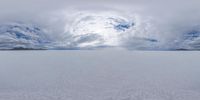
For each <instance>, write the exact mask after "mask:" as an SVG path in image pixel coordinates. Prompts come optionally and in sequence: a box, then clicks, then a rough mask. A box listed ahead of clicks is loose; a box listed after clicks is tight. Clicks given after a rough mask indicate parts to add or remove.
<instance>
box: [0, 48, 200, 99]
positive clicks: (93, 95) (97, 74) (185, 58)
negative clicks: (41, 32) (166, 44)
mask: <svg viewBox="0 0 200 100" xmlns="http://www.w3.org/2000/svg"><path fill="white" fill-rule="evenodd" d="M199 59H200V52H182V51H180V52H172V51H127V50H114V49H110V50H93V51H79V50H75V51H1V52H0V100H200V78H199V76H200V61H199Z"/></svg>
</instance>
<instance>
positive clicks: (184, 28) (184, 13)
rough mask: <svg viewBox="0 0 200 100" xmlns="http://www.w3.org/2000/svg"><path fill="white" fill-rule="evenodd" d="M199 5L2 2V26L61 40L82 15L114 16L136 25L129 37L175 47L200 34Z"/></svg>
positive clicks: (149, 0)
mask: <svg viewBox="0 0 200 100" xmlns="http://www.w3.org/2000/svg"><path fill="white" fill-rule="evenodd" d="M199 5H200V1H198V0H188V1H182V0H167V1H166V0H73V1H72V0H51V1H49V0H17V1H16V0H1V1H0V23H7V22H22V23H33V24H36V25H39V26H42V27H43V28H44V29H46V30H48V32H47V33H48V34H51V36H52V37H57V38H59V40H61V38H62V37H63V34H65V35H67V34H66V33H70V30H71V29H73V28H74V27H75V26H74V23H76V22H77V20H81V17H82V15H85V16H86V15H92V14H93V15H94V14H96V15H98V16H99V15H109V16H110V15H113V16H120V17H124V18H125V19H128V21H133V22H135V23H136V26H135V27H136V28H135V29H133V30H131V31H129V32H130V34H128V35H129V37H131V36H133V35H134V36H137V37H139V38H151V39H157V40H158V41H160V44H159V45H163V44H164V45H166V43H167V45H169V46H170V47H171V45H173V44H174V43H171V44H170V43H169V42H170V41H172V40H177V41H181V39H179V37H181V35H182V34H183V33H186V32H188V31H191V30H196V29H198V30H199V26H200V25H199V22H200V18H199V17H200V7H199ZM95 30H102V29H95ZM88 32H91V31H88ZM73 34H74V33H73ZM124 34H126V33H124ZM128 35H127V36H128ZM163 37H164V38H163ZM177 37H178V38H177ZM131 38H132V37H131ZM127 40H130V39H127ZM132 42H133V41H131V42H130V41H128V44H127V45H128V46H132ZM115 44H116V43H115ZM129 44H130V45H129ZM125 46H126V45H125ZM166 48H168V47H166Z"/></svg>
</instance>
